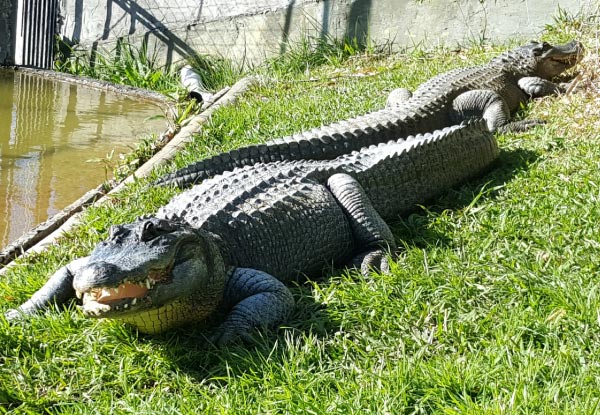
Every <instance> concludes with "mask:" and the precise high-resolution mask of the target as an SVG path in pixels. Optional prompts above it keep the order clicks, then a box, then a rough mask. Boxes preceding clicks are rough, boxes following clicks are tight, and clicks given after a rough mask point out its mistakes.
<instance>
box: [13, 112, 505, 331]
mask: <svg viewBox="0 0 600 415" xmlns="http://www.w3.org/2000/svg"><path fill="white" fill-rule="evenodd" d="M497 155H498V148H497V145H496V141H495V138H494V136H493V134H492V133H490V131H489V130H488V129H487V127H486V126H485V124H484V123H482V122H478V123H473V124H468V125H461V126H454V127H449V128H446V129H444V130H442V131H436V132H434V133H433V134H426V135H423V136H416V137H409V138H407V139H406V140H399V141H391V142H389V143H387V144H380V145H379V146H371V147H369V148H365V149H363V150H361V151H360V152H354V153H351V154H348V155H343V156H340V157H338V158H337V159H334V160H324V161H315V160H302V161H295V162H279V163H268V164H256V165H255V166H250V167H245V168H243V169H236V170H234V171H233V172H227V173H225V174H223V175H222V176H216V177H214V178H212V179H210V180H206V181H205V182H203V183H202V184H200V185H197V186H194V187H192V188H191V189H188V190H187V191H185V192H183V193H181V194H180V195H178V196H175V197H174V198H173V199H172V200H171V201H170V202H169V203H168V204H167V205H165V206H163V207H162V208H160V209H159V210H158V212H157V214H156V216H155V217H144V218H140V219H139V220H138V221H136V222H134V223H130V224H124V225H115V226H112V227H111V229H110V235H109V237H108V239H106V240H105V241H103V242H100V243H99V244H98V245H97V246H96V247H95V248H94V250H93V251H92V253H91V254H90V255H89V256H87V257H85V258H80V259H77V260H75V261H73V262H71V263H70V264H68V265H66V266H64V267H62V268H60V269H59V270H58V271H57V272H56V273H55V274H54V275H53V276H52V277H51V278H50V279H49V280H48V282H47V283H46V284H45V285H44V286H43V287H42V288H41V289H40V290H39V291H37V292H36V293H35V294H34V295H33V296H32V297H31V299H29V300H28V301H27V302H25V303H24V304H23V305H21V306H20V307H19V308H18V309H16V310H11V311H9V312H8V313H7V314H6V315H7V318H9V319H16V318H18V317H19V316H20V315H22V314H32V313H35V312H37V311H39V310H42V309H44V308H46V307H48V306H49V305H50V304H53V303H57V304H62V303H65V302H67V301H68V300H70V299H71V298H74V297H75V296H77V297H78V298H80V299H82V303H83V307H82V308H83V313H84V314H85V315H86V316H89V317H106V318H116V319H120V320H122V321H124V322H127V323H130V324H132V325H134V326H136V327H137V328H138V329H139V330H140V331H141V332H147V333H155V332H160V331H163V330H166V329H169V328H170V327H173V326H177V325H181V324H184V323H199V322H204V321H206V320H207V319H212V316H214V315H215V314H218V312H219V310H223V311H224V312H225V313H226V314H227V317H226V318H225V320H224V322H223V323H222V324H221V325H220V326H219V327H218V330H217V331H216V333H217V334H216V336H215V340H216V342H217V343H226V342H228V341H230V340H232V339H234V338H236V337H238V336H242V337H243V336H245V335H247V334H248V333H249V332H250V330H251V329H252V328H253V327H255V326H264V325H268V326H270V325H274V324H277V323H278V322H281V321H283V320H285V318H286V316H287V314H288V312H289V311H290V309H291V308H292V307H293V304H294V302H293V298H292V295H291V293H290V291H289V290H288V289H287V288H286V286H285V285H284V282H287V281H290V280H294V279H296V278H297V277H298V276H299V275H318V274H320V273H321V272H322V271H323V269H325V268H327V267H330V266H331V265H332V264H340V265H341V264H345V263H348V262H350V263H353V264H360V266H361V269H362V271H363V272H367V271H368V270H369V269H371V268H372V267H373V268H375V269H385V268H386V266H387V257H386V253H387V252H388V250H394V248H395V246H396V244H395V240H394V236H393V235H392V232H391V231H390V228H389V227H388V225H387V224H386V222H385V220H393V219H395V218H397V217H398V215H400V214H403V213H405V212H407V211H409V210H411V209H414V207H415V205H416V204H417V203H423V202H424V201H426V200H428V199H430V198H432V197H433V196H435V195H437V194H439V193H440V192H442V191H444V190H447V189H448V188H450V187H451V186H453V185H456V184H457V183H459V182H461V181H463V180H465V179H466V178H468V177H471V176H473V175H475V174H478V173H480V172H481V171H482V170H483V169H485V168H486V167H487V166H488V165H489V164H490V163H491V162H492V161H493V160H494V159H495V158H496V157H497Z"/></svg>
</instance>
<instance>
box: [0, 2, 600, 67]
mask: <svg viewBox="0 0 600 415" xmlns="http://www.w3.org/2000/svg"><path fill="white" fill-rule="evenodd" d="M6 1H10V0H0V4H1V2H6ZM596 3H597V2H596V1H594V0H483V1H481V0H423V1H416V0H239V1H233V0H179V1H177V2H173V1H171V0H102V1H99V0H85V1H84V0H61V5H60V14H61V19H60V20H62V26H61V28H60V31H61V33H60V34H61V35H62V36H63V38H64V39H66V40H68V41H71V42H74V43H79V44H80V45H81V46H83V47H85V48H86V49H88V50H91V49H96V48H103V49H111V48H114V47H115V44H116V42H117V40H118V39H119V38H124V37H125V38H128V39H129V40H130V42H133V43H137V44H139V43H141V42H142V41H147V42H148V43H149V44H150V45H151V48H152V49H156V50H157V51H158V53H159V55H160V56H161V58H162V59H164V61H165V62H166V63H170V62H174V61H177V60H179V59H180V57H182V56H187V55H190V54H193V53H206V54H216V55H221V56H224V57H227V58H231V59H234V60H235V61H237V62H239V63H242V62H243V63H246V64H256V63H260V62H261V61H263V60H264V59H265V58H267V57H271V56H275V55H277V54H280V53H282V52H284V51H285V50H286V49H287V48H288V44H287V43H288V41H289V42H295V41H298V39H300V38H301V37H302V36H306V35H309V36H312V37H314V38H319V37H324V36H334V37H338V38H340V37H344V36H346V37H349V38H357V39H358V41H359V43H365V42H367V41H368V40H370V41H371V42H373V43H374V44H383V43H390V42H392V43H393V45H394V47H395V48H402V47H406V46H409V47H410V46H414V45H419V44H423V45H425V46H432V45H438V44H453V43H456V42H465V41H470V40H474V41H480V40H482V39H491V40H494V41H498V40H504V39H508V38H514V37H524V38H534V37H536V36H537V35H538V34H539V33H540V32H541V31H542V29H543V27H544V25H545V24H547V23H551V22H552V17H553V16H555V15H556V13H557V10H558V8H559V6H560V7H561V8H563V9H565V10H566V11H568V12H569V13H571V14H576V13H578V12H580V11H581V10H585V9H588V10H589V9H591V7H592V6H593V4H596ZM175 4H176V6H175ZM596 8H597V6H596Z"/></svg>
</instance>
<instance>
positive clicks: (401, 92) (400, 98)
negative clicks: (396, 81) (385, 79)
mask: <svg viewBox="0 0 600 415" xmlns="http://www.w3.org/2000/svg"><path fill="white" fill-rule="evenodd" d="M411 97H412V92H410V91H409V90H408V89H406V88H396V89H394V90H393V91H392V92H390V94H389V95H388V98H387V101H386V102H385V107H386V108H394V107H399V106H400V105H402V104H404V103H405V102H406V101H408V100H409V99H410V98H411Z"/></svg>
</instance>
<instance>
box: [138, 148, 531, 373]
mask: <svg viewBox="0 0 600 415" xmlns="http://www.w3.org/2000/svg"><path fill="white" fill-rule="evenodd" d="M537 157H538V155H537V154H536V153H535V152H533V151H529V150H525V149H514V150H502V151H501V153H500V156H499V158H498V160H497V161H496V163H494V165H492V166H491V168H490V170H489V171H488V172H487V173H486V174H484V175H483V176H481V177H479V178H477V179H474V180H471V181H470V182H468V183H467V184H464V185H463V186H461V187H459V188H456V189H453V190H450V191H448V192H447V193H446V194H444V195H442V196H440V197H439V198H437V199H435V204H428V205H427V206H428V207H427V209H426V212H423V209H420V211H417V212H415V213H412V214H410V215H408V216H407V217H405V218H404V219H401V220H399V221H398V223H395V224H394V229H395V234H396V235H397V238H399V239H401V240H402V241H404V243H405V244H408V245H413V246H419V247H424V248H425V249H426V248H427V247H428V246H432V245H435V246H440V245H442V246H443V245H447V244H449V243H450V242H451V241H450V240H449V239H448V238H447V237H446V236H445V235H442V234H440V233H437V232H435V231H433V230H432V229H431V228H430V227H429V226H428V222H429V219H428V217H430V215H428V214H427V212H441V211H444V210H447V209H450V210H457V209H461V208H464V207H466V206H468V205H470V204H471V203H472V202H473V201H474V200H475V198H479V200H482V201H485V200H490V199H493V198H495V197H496V196H497V190H495V189H497V188H498V187H500V186H502V185H503V184H504V183H506V182H507V181H510V180H511V179H512V178H513V177H514V176H516V175H517V174H518V173H519V172H521V171H524V170H526V169H527V168H528V166H529V165H530V164H531V163H533V162H535V160H536V159H537ZM486 189H488V190H486ZM337 272H342V271H334V272H333V274H331V275H335V274H336V273H337ZM324 280H326V277H324ZM292 291H293V293H294V297H295V299H296V303H297V304H296V308H295V311H294V314H293V315H292V316H291V318H290V319H289V321H288V322H287V323H286V324H285V328H282V329H280V330H278V331H277V332H276V333H274V332H273V331H270V332H269V331H260V330H257V332H256V333H255V335H254V336H253V338H252V340H251V341H250V342H249V343H246V344H236V345H232V346H229V347H225V348H222V349H219V348H216V347H214V346H212V345H210V344H209V343H208V342H207V337H206V336H207V335H208V334H209V333H210V331H207V330H206V329H202V328H197V327H186V328H182V329H177V330H174V331H171V332H169V333H167V334H164V335H161V336H153V337H148V338H147V339H148V341H151V342H156V343H157V344H160V345H161V346H162V347H161V349H162V350H165V353H166V354H167V356H166V357H167V358H168V359H170V361H171V362H172V363H173V364H174V365H175V366H177V367H178V368H179V369H181V370H183V371H185V372H186V373H188V374H189V375H190V376H192V377H194V378H195V379H197V380H198V381H199V382H202V381H205V380H206V379H211V381H215V380H216V381H222V382H224V383H226V382H227V379H228V378H229V377H230V376H232V375H233V374H240V373H246V372H249V373H250V372H252V373H254V372H255V371H261V367H260V366H261V363H264V362H267V361H268V362H270V364H273V363H274V362H275V364H281V365H283V364H284V363H285V356H286V355H287V353H288V352H289V350H288V348H286V346H285V344H286V342H287V341H290V340H292V341H294V342H295V343H301V342H304V341H306V339H307V338H309V337H316V338H325V337H327V336H329V335H331V333H334V332H336V331H337V330H338V328H339V327H340V322H339V321H335V320H333V319H332V318H331V316H330V315H329V313H328V312H327V309H326V307H325V306H324V305H322V304H318V303H316V302H315V301H314V298H313V296H312V293H311V286H310V284H302V283H300V284H299V285H298V286H297V287H295V288H293V289H292ZM357 312H358V311H357Z"/></svg>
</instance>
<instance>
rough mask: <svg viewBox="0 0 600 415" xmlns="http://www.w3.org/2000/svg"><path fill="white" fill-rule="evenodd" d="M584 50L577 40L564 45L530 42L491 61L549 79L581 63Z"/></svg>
mask: <svg viewBox="0 0 600 415" xmlns="http://www.w3.org/2000/svg"><path fill="white" fill-rule="evenodd" d="M584 50H585V49H584V47H583V45H582V44H581V43H580V42H578V41H576V40H572V41H571V42H569V43H565V44H564V45H551V44H549V43H547V42H541V43H540V42H530V43H529V44H527V45H524V46H520V47H518V48H516V49H513V50H511V51H509V52H506V53H503V54H501V55H500V56H498V57H496V58H494V59H493V60H492V61H491V63H495V64H500V65H502V66H504V67H506V68H507V69H508V70H511V71H515V72H516V73H519V74H521V75H524V76H538V77H540V78H543V79H548V80H549V79H552V78H554V77H555V76H557V75H560V74H561V73H562V72H564V71H566V70H567V69H569V68H572V67H573V66H575V65H576V64H577V63H579V61H580V60H581V58H582V57H583V52H584Z"/></svg>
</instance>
